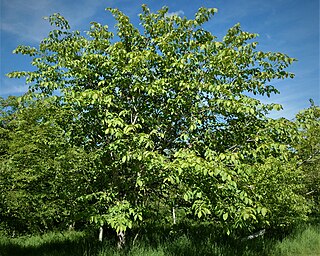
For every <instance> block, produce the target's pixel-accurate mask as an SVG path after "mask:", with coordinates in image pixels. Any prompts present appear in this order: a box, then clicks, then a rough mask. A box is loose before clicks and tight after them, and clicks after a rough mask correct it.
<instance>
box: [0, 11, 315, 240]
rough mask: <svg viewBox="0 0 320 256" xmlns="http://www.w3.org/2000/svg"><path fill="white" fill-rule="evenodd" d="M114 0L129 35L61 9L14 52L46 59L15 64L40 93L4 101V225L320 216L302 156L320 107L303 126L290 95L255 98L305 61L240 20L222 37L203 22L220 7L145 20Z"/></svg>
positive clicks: (275, 222) (271, 222) (277, 221)
mask: <svg viewBox="0 0 320 256" xmlns="http://www.w3.org/2000/svg"><path fill="white" fill-rule="evenodd" d="M108 10H109V11H110V12H111V13H112V14H113V16H114V18H115V19H116V21H117V25H116V33H112V32H111V31H110V30H109V28H108V26H107V25H102V24H99V23H97V22H91V27H90V30H89V31H88V33H87V34H86V35H81V33H80V32H79V31H71V30H70V27H69V25H68V22H67V21H66V20H65V19H64V18H63V17H62V16H61V15H60V14H53V15H52V16H50V17H48V21H49V22H50V24H51V25H52V26H54V27H55V28H54V29H53V30H52V31H51V32H50V33H49V35H48V37H47V38H44V39H43V40H42V41H41V43H40V45H39V47H38V48H33V47H29V46H18V47H17V49H16V50H15V53H19V54H24V55H28V56H31V57H32V65H33V66H34V67H35V70H34V71H17V72H12V73H10V74H9V76H10V77H15V78H20V77H25V78H26V82H27V83H29V90H28V92H27V93H26V94H25V95H24V96H22V97H19V98H18V99H15V98H8V99H7V100H2V110H1V111H2V112H1V116H0V118H1V119H0V121H1V123H0V124H1V127H0V128H1V130H0V139H1V141H0V145H1V148H0V152H1V159H0V160H1V163H0V170H1V177H0V190H1V202H0V209H1V213H0V215H1V216H0V217H1V219H2V220H3V223H4V224H3V225H5V226H8V227H10V228H11V229H16V228H18V227H20V228H22V229H24V230H28V229H29V230H31V229H38V230H39V229H40V230H43V229H50V227H52V226H59V227H61V226H63V225H65V226H66V225H69V224H70V223H75V225H78V224H79V225H83V224H84V223H88V222H91V223H95V224H96V225H98V226H103V225H105V226H108V227H110V228H112V229H114V230H116V231H117V232H118V233H119V232H124V231H126V229H128V228H129V229H130V228H134V227H141V226H143V225H146V224H159V223H162V224H164V225H174V224H175V223H176V221H177V222H185V221H190V220H191V221H196V222H209V223H211V224H212V225H216V226H217V227H219V228H222V229H223V230H224V231H225V232H226V233H228V234H230V233H232V232H235V231H239V230H240V231H242V230H247V231H248V230H249V231H250V230H254V229H257V228H264V227H270V226H272V227H282V226H285V227H287V226H290V225H292V224H294V223H296V222H299V221H301V220H305V219H307V216H308V213H309V212H310V209H312V206H311V204H312V202H313V201H312V200H308V198H307V197H306V196H305V193H307V190H308V188H307V187H308V186H309V187H310V186H311V187H312V188H314V189H317V195H318V193H319V190H318V187H317V188H315V187H313V186H316V185H315V183H314V179H313V177H314V175H311V174H310V175H309V178H310V179H309V181H310V182H309V183H306V184H305V183H303V182H301V180H303V179H304V178H305V172H304V171H303V166H304V165H303V164H301V159H304V160H302V162H309V160H310V159H309V157H311V156H312V154H317V155H318V153H319V150H318V149H317V150H315V149H314V148H311V147H313V146H310V144H309V139H310V140H314V141H313V142H312V143H313V145H316V147H317V148H318V146H319V144H317V142H316V139H314V138H313V137H312V136H310V135H311V134H313V130H310V129H308V128H309V127H308V125H309V122H312V124H313V125H314V126H312V127H315V128H314V129H317V128H316V127H318V126H319V120H318V119H317V120H314V119H313V117H312V116H311V114H310V115H309V113H311V112H310V111H318V110H319V108H318V107H316V106H313V107H311V109H313V110H311V109H310V110H306V112H304V114H303V113H301V114H300V115H298V117H297V122H298V124H297V123H295V122H292V121H289V120H286V119H284V118H282V119H271V118H269V117H268V113H270V111H272V110H280V109H281V106H280V105H278V104H266V103H263V102H262V101H260V100H258V99H257V98H256V95H261V96H266V97H269V96H270V95H271V94H273V93H278V90H277V88H275V86H274V85H273V82H274V80H275V79H285V78H290V77H291V78H293V76H294V75H293V74H291V73H290V72H288V71H287V67H288V66H289V65H290V64H292V63H293V61H295V59H293V58H290V57H289V56H287V55H285V54H282V53H278V52H264V51H260V50H258V43H257V42H256V41H255V40H256V37H257V34H253V33H249V32H245V31H243V30H242V29H241V27H240V25H239V24H236V25H235V26H233V27H232V28H230V29H229V30H228V32H227V33H226V35H225V36H224V37H223V38H222V39H220V40H219V39H218V38H217V37H216V36H214V35H213V34H212V33H211V32H210V31H207V30H205V29H204V28H203V24H205V22H207V21H208V20H209V19H210V18H211V17H212V16H214V14H215V13H216V12H217V10H216V9H214V8H212V9H210V8H200V9H199V11H198V12H197V13H196V14H195V17H194V19H187V18H186V17H179V16H175V15H174V16H170V15H168V9H167V8H165V7H164V8H162V9H160V10H159V11H158V12H156V13H152V12H151V11H150V10H149V9H148V8H147V7H146V6H145V5H144V6H142V13H141V14H140V21H141V23H140V26H139V27H135V26H134V25H133V24H132V23H131V22H130V20H129V18H128V17H127V16H126V15H125V14H123V13H122V12H120V11H119V10H117V9H108ZM312 113H313V112H312ZM299 125H300V126H299ZM299 127H300V128H299ZM301 127H302V128H301ZM302 129H303V133H304V134H305V135H303V136H302V135H301V131H302ZM312 129H313V128H312ZM318 137H319V134H318V133H317V138H318ZM300 139H301V140H303V141H304V142H303V143H302V144H301V143H299V140H300ZM297 145H298V146H297ZM309 146H310V147H309ZM312 159H313V157H312ZM308 173H310V172H308ZM315 194H316V193H315ZM315 194H314V195H315ZM317 200H318V199H317ZM22 209H23V210H22ZM172 212H174V214H173V213H172Z"/></svg>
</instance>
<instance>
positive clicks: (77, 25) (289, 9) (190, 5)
mask: <svg viewBox="0 0 320 256" xmlns="http://www.w3.org/2000/svg"><path fill="white" fill-rule="evenodd" d="M142 4H147V6H148V7H149V8H150V9H151V11H154V12H155V11H157V10H159V9H160V8H161V7H163V6H168V7H169V12H170V13H172V14H178V15H180V16H186V17H188V18H193V17H194V14H195V12H196V11H197V10H198V9H199V8H200V7H210V8H211V7H214V8H217V9H218V13H217V14H216V15H215V16H214V17H213V18H212V19H211V20H210V21H209V22H207V23H206V24H205V25H204V28H205V29H206V30H208V31H210V32H211V33H212V34H213V35H215V36H218V39H222V37H223V36H224V35H225V33H226V31H227V30H228V29H229V28H230V27H232V26H233V25H235V24H236V23H240V24H241V27H242V29H243V30H244V31H248V32H253V33H258V34H259V37H258V39H257V41H258V43H259V45H258V50H262V51H273V52H281V53H285V54H288V55H289V56H290V57H293V58H296V59H298V61H297V62H295V63H294V64H293V65H292V66H291V67H290V68H289V69H288V71H290V72H293V73H295V75H296V76H295V78H294V79H287V80H278V81H274V82H273V84H274V85H275V86H276V88H277V89H278V90H279V91H280V94H279V95H273V96H271V97H270V98H262V99H261V100H262V101H263V102H265V103H271V102H274V103H279V104H282V106H283V108H284V109H283V110H282V111H280V112H277V113H272V117H273V118H279V117H285V118H288V119H292V118H294V116H295V114H296V113H297V112H299V111H300V110H302V109H304V108H307V107H309V106H310V103H309V99H310V98H312V99H313V100H314V101H315V103H316V104H317V105H320V85H319V0H305V1H301V0H267V1H266V0H202V1H201V0H193V1H191V0H189V1H188V0H183V1H182V0H171V1H170V0H163V1H161V0H157V1H156V0H144V1H140V0H122V1H121V0H77V1H74V0H54V1H53V0H0V48H1V52H0V78H1V80H0V97H5V98H6V97H8V96H9V95H22V94H23V93H25V92H26V91H27V88H28V87H27V85H26V84H25V81H24V80H23V79H9V78H8V77H6V75H5V74H7V73H9V72H11V71H17V70H26V71H27V70H31V69H32V66H31V65H30V63H31V58H29V57H28V56H22V55H16V54H12V51H13V50H14V49H15V48H16V47H17V46H18V45H30V46H34V47H37V46H38V45H39V42H40V41H41V39H43V38H44V37H46V36H47V35H48V33H49V31H50V26H49V24H48V21H46V20H44V19H43V17H45V16H49V15H50V14H53V13H57V12H58V13H60V14H61V15H62V16H64V17H65V18H66V19H67V20H68V21H69V23H70V25H71V29H72V30H79V31H81V32H83V34H84V33H85V31H88V30H89V27H90V24H89V23H90V22H91V21H96V22H99V23H101V24H104V25H108V26H109V27H110V29H111V30H115V29H114V24H115V21H114V19H113V17H112V16H111V14H110V13H109V12H108V11H105V8H107V7H112V8H118V9H119V10H121V11H123V12H124V13H125V14H126V15H128V16H129V17H130V19H131V22H132V23H133V24H134V25H136V26H139V18H138V14H139V13H140V12H141V5H142Z"/></svg>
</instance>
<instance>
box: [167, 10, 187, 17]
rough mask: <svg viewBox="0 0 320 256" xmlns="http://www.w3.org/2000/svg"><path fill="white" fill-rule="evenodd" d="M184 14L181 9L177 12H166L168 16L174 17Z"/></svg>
mask: <svg viewBox="0 0 320 256" xmlns="http://www.w3.org/2000/svg"><path fill="white" fill-rule="evenodd" d="M182 15H184V11H182V10H179V11H176V12H168V13H166V15H165V16H166V17H172V16H182Z"/></svg>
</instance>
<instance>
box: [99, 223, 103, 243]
mask: <svg viewBox="0 0 320 256" xmlns="http://www.w3.org/2000/svg"><path fill="white" fill-rule="evenodd" d="M102 239H103V227H100V229H99V242H102Z"/></svg>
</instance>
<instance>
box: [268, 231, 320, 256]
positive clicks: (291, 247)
mask: <svg viewBox="0 0 320 256" xmlns="http://www.w3.org/2000/svg"><path fill="white" fill-rule="evenodd" d="M273 255H281V256H292V255H308V256H316V255H320V226H309V227H308V228H306V229H304V230H301V229H300V230H299V231H296V232H295V233H294V234H293V235H290V236H288V237H286V238H285V239H283V240H282V241H281V242H278V243H277V244H276V245H275V247H274V250H273Z"/></svg>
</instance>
